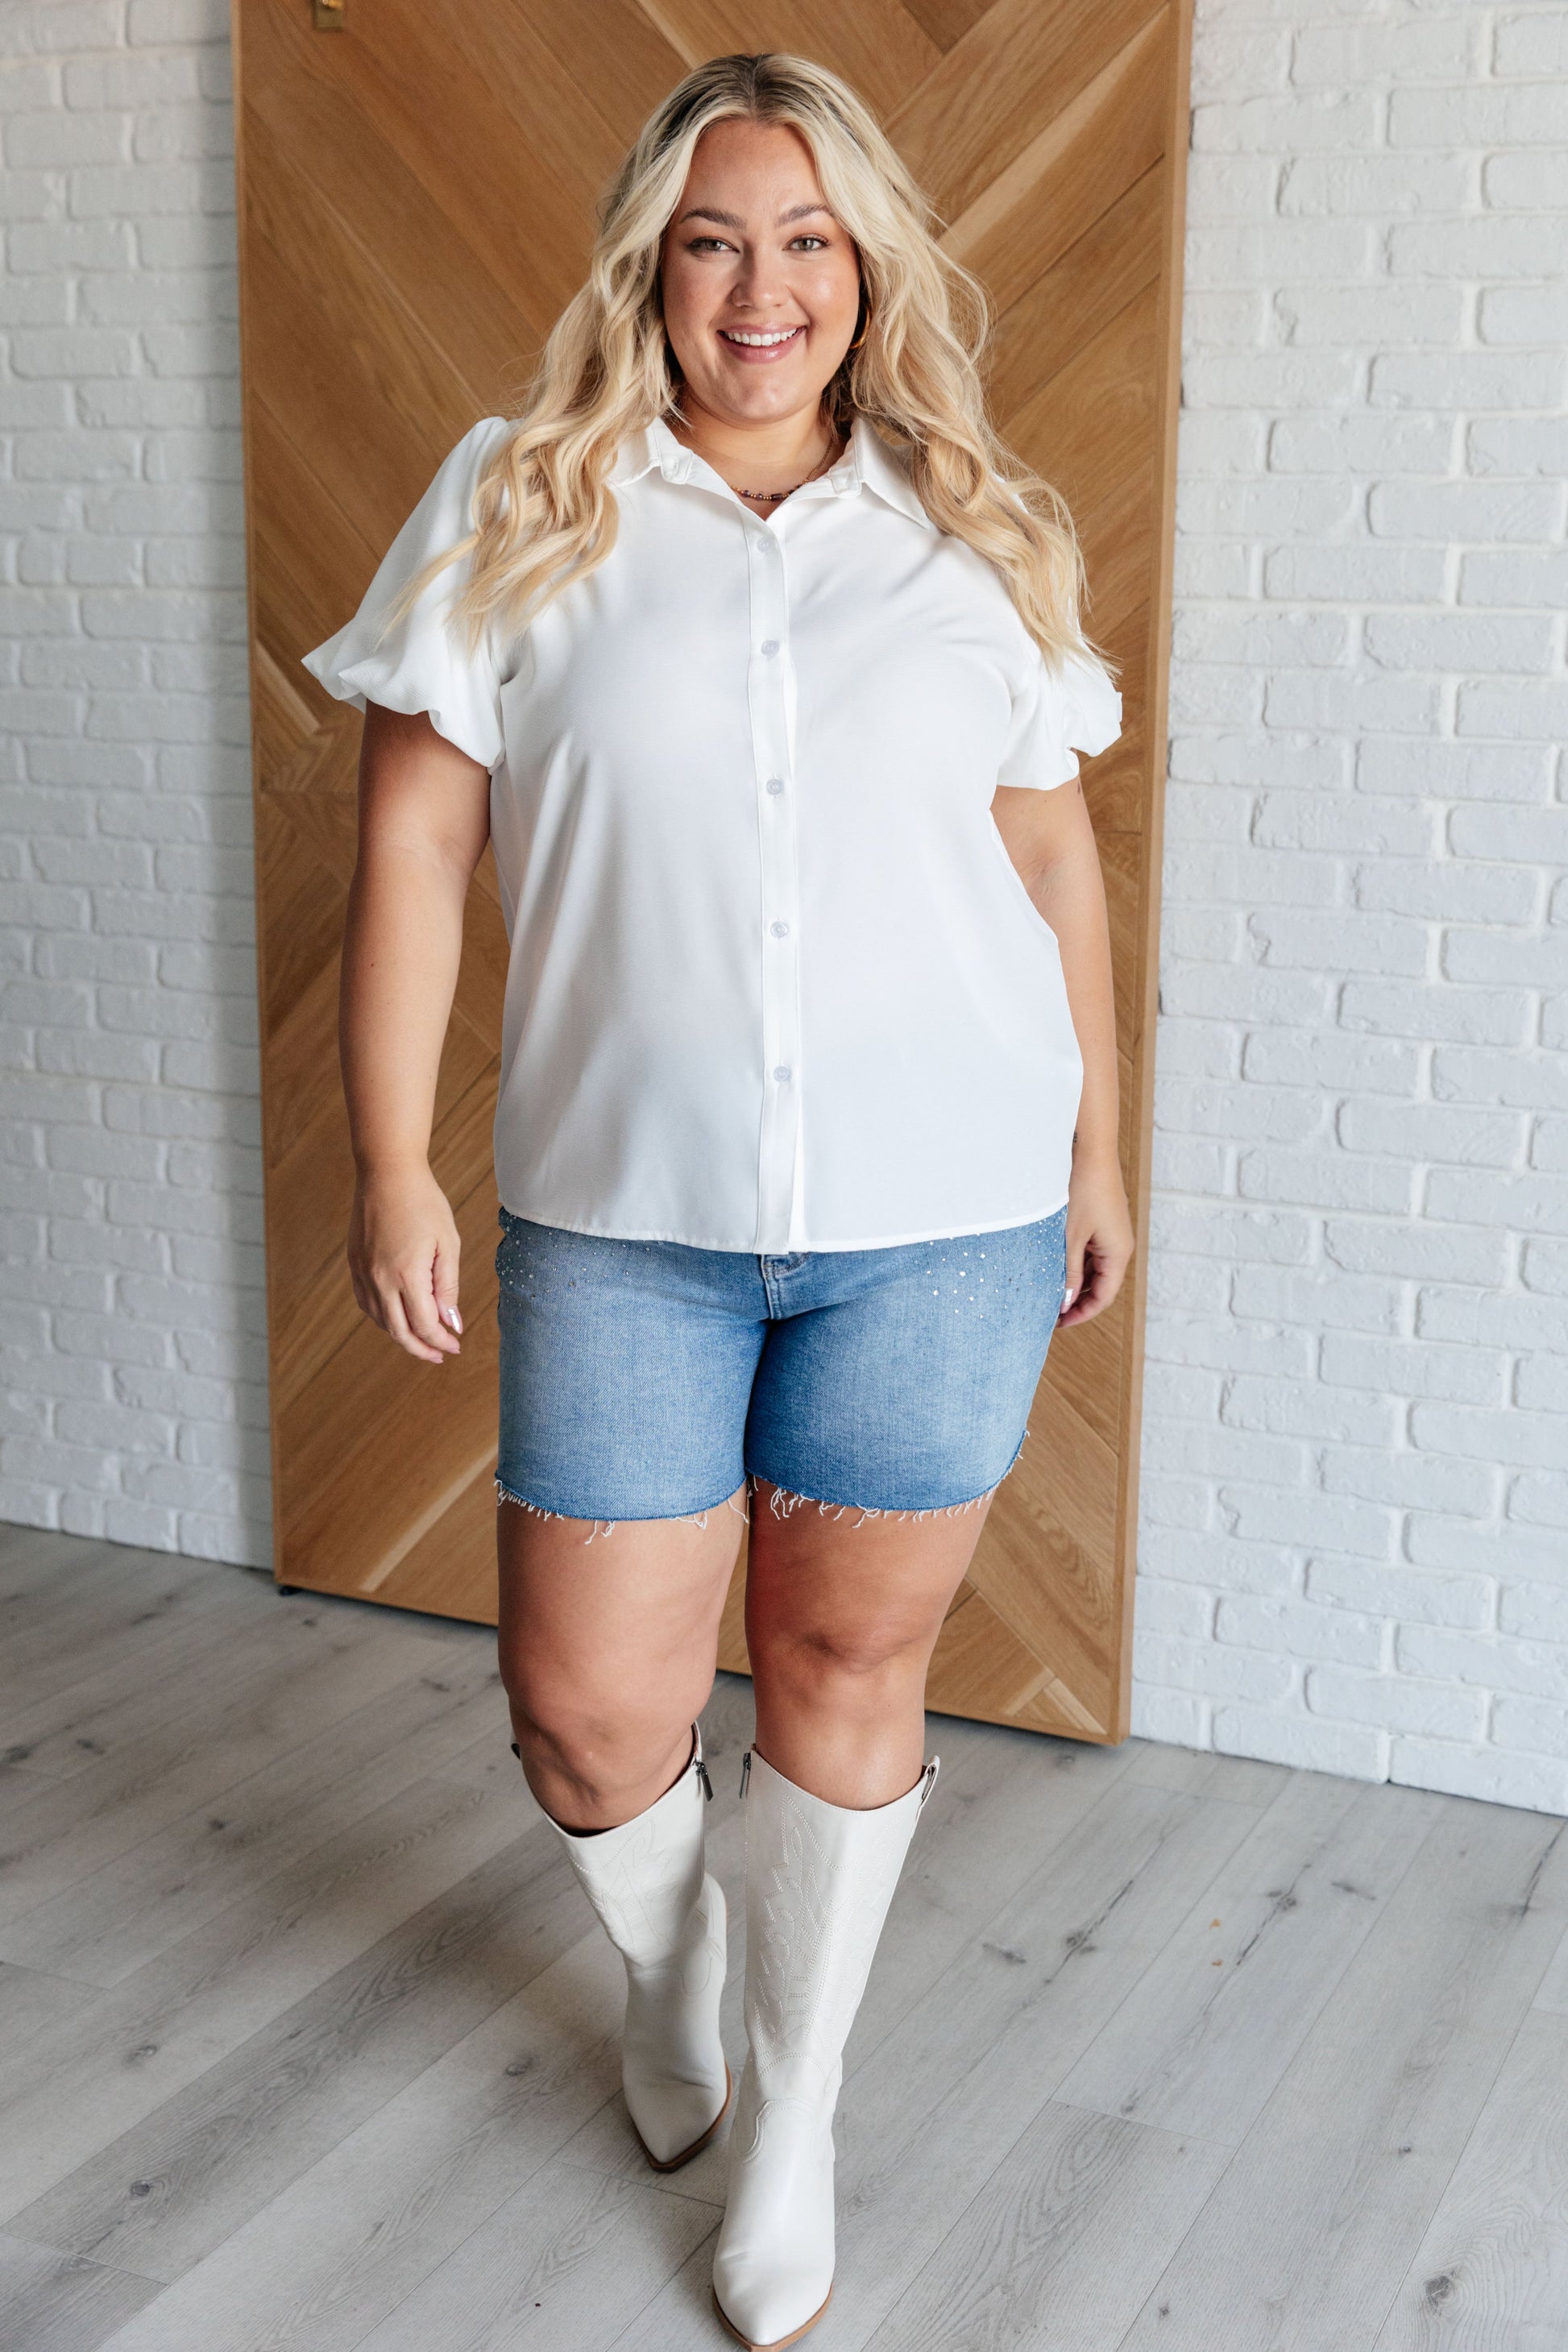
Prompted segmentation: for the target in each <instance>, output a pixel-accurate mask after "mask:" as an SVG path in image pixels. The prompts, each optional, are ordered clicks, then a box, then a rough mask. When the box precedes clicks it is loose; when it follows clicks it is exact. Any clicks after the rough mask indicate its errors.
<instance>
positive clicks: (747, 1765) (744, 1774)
mask: <svg viewBox="0 0 1568 2352" xmlns="http://www.w3.org/2000/svg"><path fill="white" fill-rule="evenodd" d="M751 1777H752V1751H751V1749H750V1748H747V1750H746V1752H745V1754H744V1755H743V1756H742V1759H741V1794H742V1797H744V1796H745V1793H746V1783H747V1781H748V1780H750V1779H751Z"/></svg>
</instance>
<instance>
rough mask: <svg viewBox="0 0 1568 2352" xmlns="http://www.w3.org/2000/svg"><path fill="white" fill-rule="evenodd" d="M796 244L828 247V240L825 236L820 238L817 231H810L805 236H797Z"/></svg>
mask: <svg viewBox="0 0 1568 2352" xmlns="http://www.w3.org/2000/svg"><path fill="white" fill-rule="evenodd" d="M826 243H827V239H826V237H825V236H817V235H816V231H815V229H808V230H807V231H806V233H805V236H797V237H796V238H795V244H796V245H811V246H821V247H826Z"/></svg>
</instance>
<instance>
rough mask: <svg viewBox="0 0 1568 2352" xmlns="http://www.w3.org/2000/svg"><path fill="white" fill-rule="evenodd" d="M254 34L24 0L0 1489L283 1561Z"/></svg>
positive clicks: (6, 824) (83, 1527)
mask: <svg viewBox="0 0 1568 2352" xmlns="http://www.w3.org/2000/svg"><path fill="white" fill-rule="evenodd" d="M227 30H228V26H227V10H226V8H225V7H223V6H222V5H216V0H129V5H127V0H54V5H48V0H38V4H37V5H24V0H8V4H7V5H5V7H4V8H3V9H0V152H3V154H4V160H5V175H4V182H3V194H0V214H3V219H0V231H3V234H4V236H5V271H4V276H3V278H0V722H3V725H4V730H5V734H4V750H3V751H0V901H3V904H4V908H5V929H4V950H3V952H4V965H3V969H0V992H3V994H0V1024H3V1025H0V1041H3V1044H0V1051H3V1055H4V1064H5V1073H6V1076H5V1125H4V1140H3V1151H4V1157H3V1160H0V1224H3V1227H4V1240H5V1248H4V1267H3V1270H0V1285H3V1295H4V1302H5V1318H4V1319H5V1330H4V1334H3V1337H0V1345H3V1379H4V1396H3V1398H0V1516H4V1517H8V1518H11V1519H16V1520H21V1521H25V1522H28V1523H31V1524H34V1525H38V1526H45V1527H60V1528H68V1529H71V1530H72V1531H74V1532H77V1533H80V1534H88V1535H101V1536H108V1537H110V1538H115V1539H117V1540H121V1541H124V1542H128V1543H136V1544H145V1545H151V1546H154V1547H159V1548H163V1549H178V1550H180V1551H184V1552H194V1553H196V1554H198V1555H203V1556H210V1557H212V1558H215V1559H229V1560H237V1561H244V1562H251V1563H259V1562H264V1561H266V1560H267V1559H269V1557H270V1536H269V1529H268V1476H267V1393H266V1352H265V1324H264V1316H263V1307H262V1266H261V1222H260V1182H261V1177H260V1154H259V1150H258V1111H257V1083H258V1081H257V1061H256V984H255V964H254V953H253V926H252V913H251V908H252V889H251V828H250V806H249V761H248V752H247V740H248V722H247V705H246V671H245V628H246V621H245V584H244V542H243V536H242V518H241V504H240V446H239V427H238V404H237V373H238V350H237V335H236V328H235V311H236V297H235V251H234V179H233V164H232V160H231V149H232V121H231V107H230V100H229V77H228V48H227Z"/></svg>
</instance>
